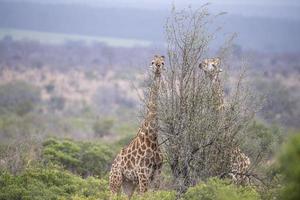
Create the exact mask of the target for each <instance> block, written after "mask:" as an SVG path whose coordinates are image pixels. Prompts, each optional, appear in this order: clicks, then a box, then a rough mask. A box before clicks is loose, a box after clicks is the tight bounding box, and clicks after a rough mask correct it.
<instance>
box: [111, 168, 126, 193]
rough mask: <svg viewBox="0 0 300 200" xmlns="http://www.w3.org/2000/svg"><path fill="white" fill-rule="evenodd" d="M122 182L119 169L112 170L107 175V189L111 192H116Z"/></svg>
mask: <svg viewBox="0 0 300 200" xmlns="http://www.w3.org/2000/svg"><path fill="white" fill-rule="evenodd" d="M122 182H123V176H122V173H121V172H120V171H119V170H112V172H111V174H110V176H109V189H110V191H111V193H112V194H118V193H119V191H120V188H121V185H122Z"/></svg>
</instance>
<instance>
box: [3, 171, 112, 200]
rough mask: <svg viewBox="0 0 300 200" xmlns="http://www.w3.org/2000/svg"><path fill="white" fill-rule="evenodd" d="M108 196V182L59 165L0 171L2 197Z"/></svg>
mask: <svg viewBox="0 0 300 200" xmlns="http://www.w3.org/2000/svg"><path fill="white" fill-rule="evenodd" d="M79 198H80V199H103V200H105V199H108V198H109V192H108V182H107V181H106V180H102V179H100V180H99V179H95V178H93V177H89V178H87V179H82V178H81V177H79V176H76V175H74V174H72V173H70V172H68V171H65V170H63V169H61V168H59V167H57V166H36V167H31V168H27V169H26V170H25V171H24V172H23V173H22V174H20V175H18V176H13V175H11V174H9V173H8V172H5V171H2V172H0V200H8V199H9V200H19V199H22V200H48V199H51V200H52V199H79Z"/></svg>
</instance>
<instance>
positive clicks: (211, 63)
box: [199, 58, 222, 80]
mask: <svg viewBox="0 0 300 200" xmlns="http://www.w3.org/2000/svg"><path fill="white" fill-rule="evenodd" d="M220 64H221V60H220V58H207V59H204V60H203V61H202V62H201V63H200V64H199V68H200V69H202V70H203V71H204V73H205V75H207V76H209V78H210V79H211V80H214V79H215V78H216V77H218V75H219V73H220V72H222V69H221V68H220Z"/></svg>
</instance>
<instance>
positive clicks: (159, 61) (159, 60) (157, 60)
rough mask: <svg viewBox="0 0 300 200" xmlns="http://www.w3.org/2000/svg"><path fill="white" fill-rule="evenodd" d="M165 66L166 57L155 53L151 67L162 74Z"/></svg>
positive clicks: (156, 73) (158, 73)
mask: <svg viewBox="0 0 300 200" xmlns="http://www.w3.org/2000/svg"><path fill="white" fill-rule="evenodd" d="M164 66H165V57H164V56H158V55H155V56H154V58H153V60H152V62H151V66H150V68H152V70H153V72H154V73H155V75H160V74H161V71H162V70H164Z"/></svg>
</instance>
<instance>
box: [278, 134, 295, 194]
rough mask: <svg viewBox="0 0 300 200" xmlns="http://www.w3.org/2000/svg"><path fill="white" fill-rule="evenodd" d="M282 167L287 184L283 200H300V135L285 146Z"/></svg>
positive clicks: (281, 161)
mask: <svg viewBox="0 0 300 200" xmlns="http://www.w3.org/2000/svg"><path fill="white" fill-rule="evenodd" d="M280 165H281V166H280V167H281V171H282V174H283V176H284V181H285V183H286V186H285V187H284V189H283V193H282V195H283V199H286V200H296V199H300V190H299V188H300V134H297V135H294V136H293V137H291V138H290V139H289V141H288V142H287V143H286V144H285V145H284V147H283V152H282V154H281V156H280Z"/></svg>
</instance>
